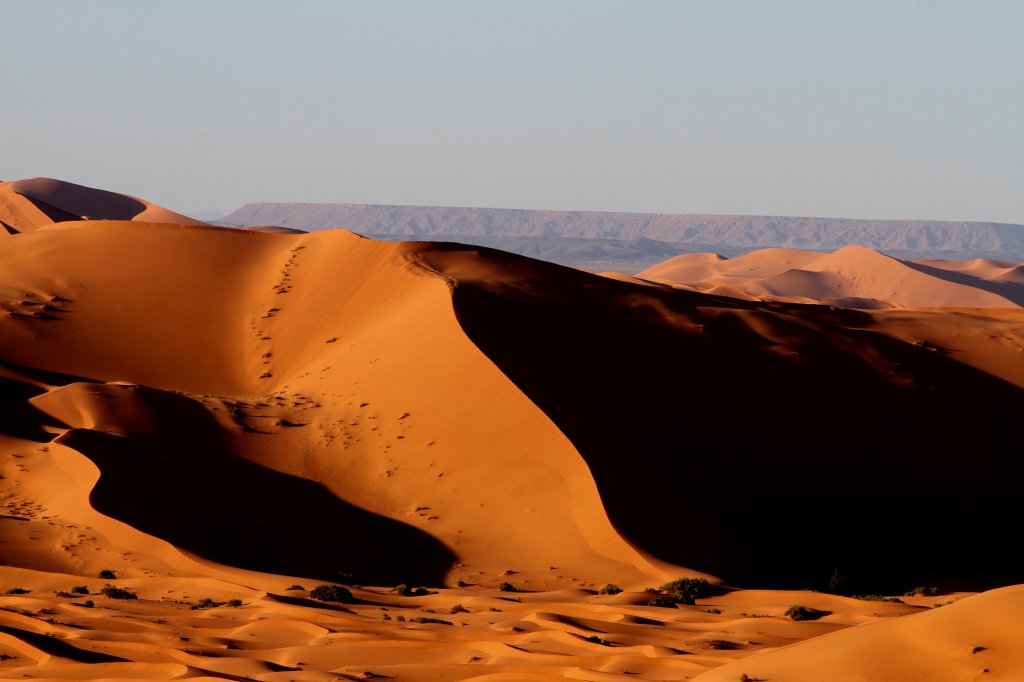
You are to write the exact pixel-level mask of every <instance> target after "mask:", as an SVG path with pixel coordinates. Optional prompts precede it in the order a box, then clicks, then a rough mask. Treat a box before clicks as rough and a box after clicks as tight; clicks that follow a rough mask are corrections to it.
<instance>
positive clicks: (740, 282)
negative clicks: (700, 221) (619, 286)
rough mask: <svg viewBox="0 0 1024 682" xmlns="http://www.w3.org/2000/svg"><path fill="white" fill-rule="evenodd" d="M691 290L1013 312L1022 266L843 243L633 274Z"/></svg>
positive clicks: (1020, 292) (699, 258)
mask: <svg viewBox="0 0 1024 682" xmlns="http://www.w3.org/2000/svg"><path fill="white" fill-rule="evenodd" d="M636 277H637V278H639V279H644V280H650V281H652V282H659V283H663V284H669V285H672V286H679V287H683V288H686V289H690V290H692V291H702V292H707V293H715V294H724V295H733V296H737V297H739V298H746V299H763V300H775V301H794V302H803V303H827V304H829V305H835V306H839V307H844V308H867V309H870V308H928V307H947V308H1020V307H1022V306H1024V263H1018V262H1011V261H995V260H991V259H975V260H972V261H966V262H963V261H944V260H937V261H903V260H899V259H897V258H893V257H891V256H887V255H885V254H882V253H879V252H877V251H874V250H872V249H867V248H864V247H860V246H847V247H843V248H842V249H840V250H838V251H836V252H835V253H831V254H820V253H813V252H809V251H798V250H794V249H763V250H760V251H753V252H751V253H748V254H746V255H743V256H739V257H736V258H724V257H722V256H719V255H717V254H682V255H679V256H675V257H673V258H670V259H668V260H667V261H665V262H663V263H659V264H657V265H654V266H652V267H650V268H648V269H647V270H644V271H642V272H640V273H638V274H637V275H636Z"/></svg>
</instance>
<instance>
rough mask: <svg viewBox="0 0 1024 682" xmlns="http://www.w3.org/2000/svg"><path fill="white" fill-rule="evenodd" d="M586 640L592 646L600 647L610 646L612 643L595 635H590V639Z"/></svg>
mask: <svg viewBox="0 0 1024 682" xmlns="http://www.w3.org/2000/svg"><path fill="white" fill-rule="evenodd" d="M586 639H587V641H588V642H593V643H594V644H600V645H601V646H611V645H612V643H611V642H609V641H608V640H607V639H601V638H600V637H598V636H597V635H591V636H590V637H587V638H586Z"/></svg>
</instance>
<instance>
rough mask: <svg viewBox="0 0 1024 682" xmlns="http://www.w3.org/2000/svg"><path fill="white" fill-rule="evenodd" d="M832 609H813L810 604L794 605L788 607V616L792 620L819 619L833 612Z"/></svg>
mask: <svg viewBox="0 0 1024 682" xmlns="http://www.w3.org/2000/svg"><path fill="white" fill-rule="evenodd" d="M831 613H832V612H831V611H821V610H820V609H812V608H811V607H809V606H800V605H794V606H790V607H789V608H788V609H786V617H787V618H789V619H791V620H818V619H819V618H824V617H825V616H827V615H829V614H831Z"/></svg>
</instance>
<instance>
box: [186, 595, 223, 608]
mask: <svg viewBox="0 0 1024 682" xmlns="http://www.w3.org/2000/svg"><path fill="white" fill-rule="evenodd" d="M217 606H220V602H215V601H213V600H212V599H210V598H209V597H206V598H205V599H200V600H199V601H197V602H196V603H195V604H193V605H192V610H193V611H197V610H199V609H212V608H214V607H217Z"/></svg>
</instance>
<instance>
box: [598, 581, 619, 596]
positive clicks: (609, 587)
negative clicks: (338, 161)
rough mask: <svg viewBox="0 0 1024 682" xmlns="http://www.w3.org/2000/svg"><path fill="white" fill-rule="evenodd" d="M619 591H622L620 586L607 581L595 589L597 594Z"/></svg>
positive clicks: (616, 592)
mask: <svg viewBox="0 0 1024 682" xmlns="http://www.w3.org/2000/svg"><path fill="white" fill-rule="evenodd" d="M619 592H622V588H621V587H619V586H618V585H614V584H612V583H608V584H607V585H605V586H604V587H602V588H601V589H600V590H598V591H597V593H598V594H618V593H619Z"/></svg>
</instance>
